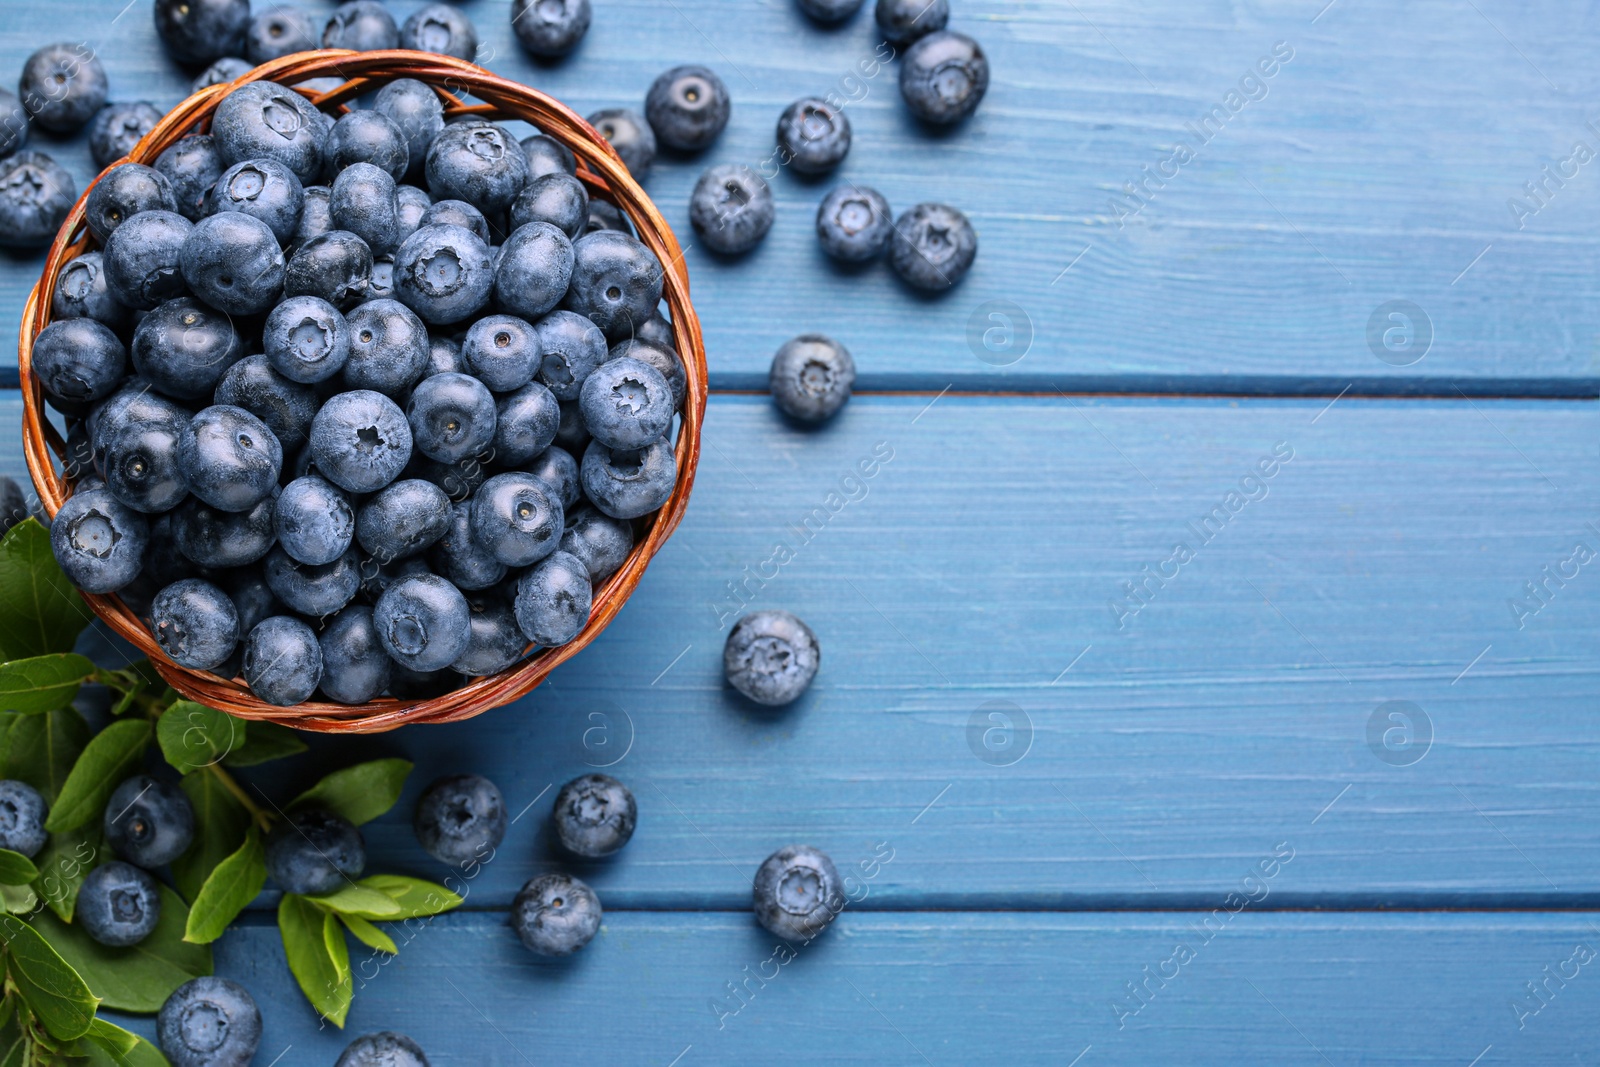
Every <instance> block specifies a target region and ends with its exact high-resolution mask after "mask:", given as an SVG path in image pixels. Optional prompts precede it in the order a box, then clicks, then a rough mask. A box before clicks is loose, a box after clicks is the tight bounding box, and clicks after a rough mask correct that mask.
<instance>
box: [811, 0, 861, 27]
mask: <svg viewBox="0 0 1600 1067" xmlns="http://www.w3.org/2000/svg"><path fill="white" fill-rule="evenodd" d="M797 2H798V3H799V5H800V10H801V11H804V12H805V13H806V14H807V15H808V16H810V17H811V18H813V19H816V20H817V21H818V22H829V23H831V22H843V21H844V20H845V19H847V18H849V17H850V16H851V15H854V14H855V13H856V12H857V11H859V10H860V9H861V0H797Z"/></svg>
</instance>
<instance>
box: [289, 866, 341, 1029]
mask: <svg viewBox="0 0 1600 1067" xmlns="http://www.w3.org/2000/svg"><path fill="white" fill-rule="evenodd" d="M278 929H279V931H280V932H281V933H282V934H283V952H284V955H285V956H287V957H288V960H289V970H290V972H292V973H293V974H294V978H295V981H296V982H298V983H299V984H300V991H301V992H302V993H304V994H305V995H306V999H307V1000H309V1001H310V1002H311V1006H312V1007H313V1008H315V1009H317V1011H318V1012H320V1013H321V1014H322V1016H323V1017H324V1018H326V1019H327V1020H328V1021H329V1022H331V1023H333V1025H335V1026H337V1027H339V1028H340V1029H343V1028H344V1020H345V1016H346V1015H347V1014H349V1012H350V998H351V997H352V995H353V994H354V991H355V990H354V986H353V984H352V983H351V981H350V950H349V948H348V947H347V946H346V945H345V941H344V931H343V930H342V929H341V928H340V926H339V920H338V919H335V918H334V917H333V913H332V912H328V911H323V910H322V909H321V908H319V907H318V906H317V905H316V904H314V903H313V902H312V901H310V900H308V899H307V898H305V897H302V896H297V895H295V894H294V893H285V894H284V895H283V900H282V901H280V902H279V903H278Z"/></svg>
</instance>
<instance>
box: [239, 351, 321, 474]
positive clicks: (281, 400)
mask: <svg viewBox="0 0 1600 1067" xmlns="http://www.w3.org/2000/svg"><path fill="white" fill-rule="evenodd" d="M214 399H215V400H216V402H217V403H218V404H228V405H231V406H233V407H238V408H243V409H244V410H246V411H248V412H250V414H252V415H254V416H255V417H256V418H258V419H260V420H261V421H262V422H263V423H265V424H266V426H267V429H269V430H271V431H272V436H274V437H276V438H277V439H278V445H279V447H280V448H281V449H282V451H283V452H291V453H292V452H295V451H297V450H298V449H299V448H300V446H302V445H304V444H305V443H306V438H307V437H308V436H309V435H310V433H311V420H312V419H313V418H315V417H316V414H317V408H318V407H320V406H321V405H320V403H319V398H318V396H317V391H316V390H315V389H313V388H312V387H311V386H309V385H304V384H302V383H300V382H296V381H291V380H290V379H288V378H285V377H284V376H283V375H281V374H279V373H278V372H277V371H275V370H273V369H272V364H270V363H268V362H267V357H266V356H248V357H246V358H245V359H241V360H240V361H239V362H237V363H235V364H234V365H233V366H231V367H229V368H228V373H226V374H224V375H223V376H222V381H220V382H218V383H217V391H216V394H215V397H214Z"/></svg>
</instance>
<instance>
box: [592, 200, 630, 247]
mask: <svg viewBox="0 0 1600 1067" xmlns="http://www.w3.org/2000/svg"><path fill="white" fill-rule="evenodd" d="M596 230H616V231H617V232H618V233H625V234H627V235H628V236H630V237H632V236H633V225H632V224H631V223H629V221H628V216H626V215H624V214H623V213H622V209H621V208H619V207H617V205H615V204H613V203H611V202H609V201H606V200H601V199H599V198H598V197H593V196H591V197H590V198H589V228H588V230H587V231H585V232H587V233H594V232H595V231H596Z"/></svg>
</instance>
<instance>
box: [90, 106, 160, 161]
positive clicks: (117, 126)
mask: <svg viewBox="0 0 1600 1067" xmlns="http://www.w3.org/2000/svg"><path fill="white" fill-rule="evenodd" d="M160 121H161V112H159V111H157V110H156V109H155V106H154V105H152V104H150V103H149V102H148V101H145V100H138V101H135V102H134V103H131V104H107V105H106V106H105V107H103V108H101V109H100V111H99V113H98V114H96V115H95V117H94V120H93V121H92V122H90V123H89V155H90V156H92V157H93V158H94V163H95V166H97V167H100V168H102V169H104V168H106V167H109V166H111V164H113V163H115V162H116V161H117V160H119V159H121V158H122V157H123V156H125V155H127V154H128V153H129V152H132V151H133V146H134V145H136V144H138V143H139V139H140V138H142V137H143V136H144V135H145V134H147V133H149V132H150V131H151V130H153V129H155V128H156V123H158V122H160Z"/></svg>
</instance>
